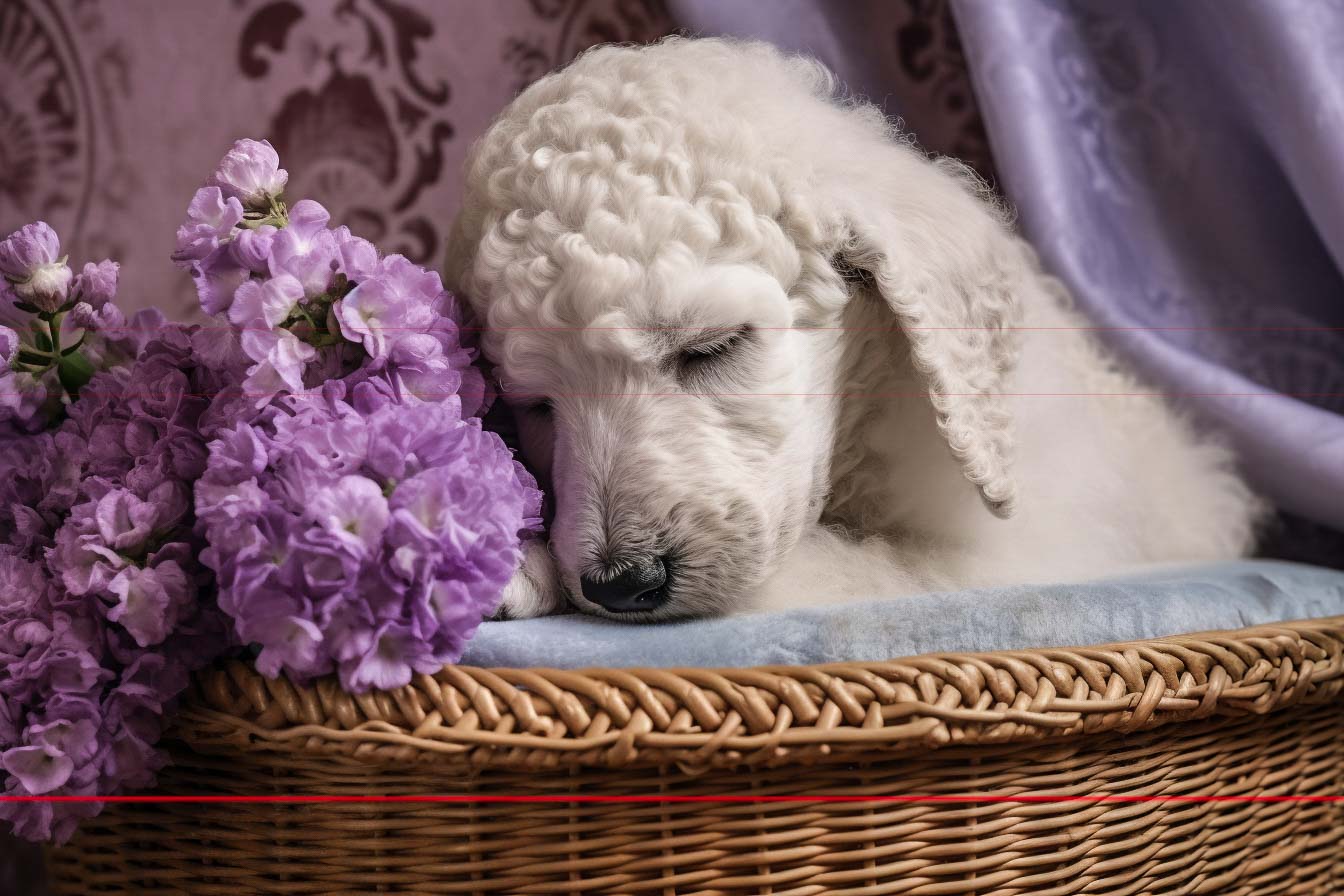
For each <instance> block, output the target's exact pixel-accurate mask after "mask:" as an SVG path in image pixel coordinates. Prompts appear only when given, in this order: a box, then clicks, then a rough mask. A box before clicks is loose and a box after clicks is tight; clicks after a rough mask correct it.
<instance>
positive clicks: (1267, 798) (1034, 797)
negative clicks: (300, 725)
mask: <svg viewBox="0 0 1344 896" xmlns="http://www.w3.org/2000/svg"><path fill="white" fill-rule="evenodd" d="M7 802H15V803H94V802H101V803H798V802H809V803H872V802H879V803H1164V802H1165V803H1340V802H1344V795H1337V794H1317V795H1313V794H1286V795H1274V794H1260V795H1251V794H1248V795H1200V794H1171V795H1138V794H1093V795H1079V794H1069V795H1059V796H1054V795H1050V794H1019V795H1015V796H1004V795H999V794H888V795H884V796H855V795H851V794H840V795H826V794H818V795H810V794H803V795H796V796H781V795H778V794H771V795H768V796H764V795H763V796H744V795H739V794H713V795H696V796H677V795H673V794H659V795H650V796H595V795H588V796H585V795H582V794H578V795H562V794H538V795H527V796H522V795H498V796H497V795H485V794H424V795H415V796H333V795H327V794H321V795H292V796H146V795H134V796H0V803H7Z"/></svg>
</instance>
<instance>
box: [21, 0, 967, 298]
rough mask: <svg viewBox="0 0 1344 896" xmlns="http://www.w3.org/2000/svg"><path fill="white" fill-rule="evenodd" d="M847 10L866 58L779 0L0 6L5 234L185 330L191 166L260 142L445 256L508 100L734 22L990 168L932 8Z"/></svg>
mask: <svg viewBox="0 0 1344 896" xmlns="http://www.w3.org/2000/svg"><path fill="white" fill-rule="evenodd" d="M845 9H846V15H850V16H854V17H860V18H862V19H863V20H864V21H865V22H866V23H868V25H869V27H866V28H865V29H864V33H865V34H867V35H869V39H870V41H871V42H872V44H873V45H872V46H871V47H866V48H864V52H863V53H852V52H851V53H846V52H842V47H841V46H840V44H839V37H838V32H836V31H835V29H834V28H833V27H831V25H830V24H829V23H828V22H826V21H823V20H821V19H818V21H816V22H801V21H799V19H798V17H799V16H803V15H805V14H806V9H805V8H804V7H803V6H802V5H797V7H796V8H795V5H794V4H791V3H788V2H781V3H779V4H778V6H777V10H778V13H779V15H778V16H773V17H767V18H762V17H761V16H759V8H758V7H757V6H756V4H754V3H751V2H737V3H733V2H726V3H708V4H706V3H703V2H695V0H682V2H678V0H671V2H668V3H664V2H662V0H456V2H436V0H215V2H206V0H179V2H172V3H168V2H159V0H116V2H95V0H0V85H3V87H0V232H4V233H7V232H9V231H11V230H13V229H15V228H16V227H18V226H20V225H21V224H23V223H26V222H28V221H30V220H33V219H37V218H41V219H45V220H47V221H48V222H50V223H51V224H52V225H53V226H55V227H56V228H57V229H58V230H59V231H60V232H61V234H62V235H63V236H64V237H65V238H66V242H67V248H69V250H70V253H71V255H72V256H73V257H77V258H86V257H87V258H94V257H97V258H102V257H111V258H114V259H118V260H120V261H121V262H122V263H123V267H122V282H123V284H124V286H123V292H122V295H124V296H126V297H127V304H128V305H130V306H132V307H139V306H144V305H149V304H158V305H160V306H162V307H165V308H168V309H171V310H172V311H173V313H174V314H175V315H176V316H178V317H182V318H186V317H189V316H191V315H192V314H193V312H194V307H193V306H194V300H193V299H192V298H191V293H190V290H189V288H188V287H189V284H188V282H187V279H186V277H185V275H184V274H182V273H180V272H178V271H175V270H174V269H173V268H172V267H171V266H170V265H169V264H168V261H167V258H168V253H169V251H170V250H171V248H172V239H173V230H174V228H175V227H176V225H177V223H178V222H179V220H180V218H181V215H182V209H183V208H184V207H185V204H186V202H187V200H188V198H189V197H190V196H191V193H192V191H193V189H194V187H195V186H196V185H197V183H198V182H199V181H200V179H201V177H202V176H203V172H208V171H209V170H211V167H212V166H213V165H214V163H215V162H216V161H217V160H218V159H219V157H220V156H221V155H222V154H223V152H224V150H225V149H227V148H228V146H229V144H230V143H231V142H232V141H233V140H234V139H236V138H238V137H241V136H256V137H265V138H267V139H269V140H271V141H272V142H273V143H274V144H275V145H276V147H277V148H278V150H279V151H280V155H281V158H282V159H283V160H284V162H285V164H286V166H287V167H288V169H289V170H290V172H291V177H292V180H291V188H290V195H291V196H293V197H295V198H299V197H301V196H309V197H312V198H315V199H318V200H320V201H321V202H322V203H323V204H325V205H326V206H327V207H328V208H330V209H331V210H332V212H333V215H334V217H335V218H336V220H338V221H341V222H342V223H346V224H349V225H350V226H351V227H352V228H354V229H356V230H358V231H359V232H360V233H362V234H364V235H366V236H367V237H369V238H370V239H372V240H374V241H375V242H377V243H378V244H379V245H380V246H382V247H383V248H384V249H386V250H388V251H399V252H402V253H404V254H406V255H408V256H410V257H411V258H414V259H416V260H418V261H425V260H428V259H431V258H437V257H439V255H440V253H441V248H442V242H443V240H444V238H445V235H446V233H447V230H448V227H449V225H450V223H451V220H452V216H453V214H454V212H455V209H456V202H457V194H458V175H459V170H460V168H461V165H462V161H463V159H464V157H465V155H466V152H467V149H468V147H469V146H470V144H471V141H472V140H473V139H474V138H475V137H476V135H477V134H479V133H480V132H481V131H482V130H483V129H484V127H485V126H486V125H487V124H488V123H489V121H490V119H491V118H492V117H493V115H494V114H495V113H496V112H497V111H499V109H500V108H501V107H502V106H503V105H504V104H505V103H507V102H508V100H509V99H510V98H511V97H512V96H513V95H514V94H515V93H516V92H517V91H518V90H519V89H520V88H522V87H523V86H525V85H526V84H527V83H529V82H530V81H532V80H534V79H535V78H537V77H540V76H541V75H543V74H545V73H546V72H547V71H549V70H551V69H553V68H555V67H557V66H559V65H561V64H563V63H564V62H566V61H568V60H569V59H571V58H573V56H574V55H576V54H577V53H578V52H580V51H581V50H583V49H584V48H586V47H588V46H591V45H593V44H595V43H601V42H607V41H635V42H642V41H648V40H653V39H656V38H658V37H660V36H662V35H665V34H669V33H672V32H674V31H677V30H686V31H689V32H693V33H712V32H724V31H728V32H733V31H736V32H737V33H746V32H744V30H743V28H735V27H734V24H735V20H734V16H737V17H739V18H741V19H742V20H743V23H744V27H745V23H747V22H748V20H757V24H758V25H760V24H761V23H765V27H757V28H755V31H754V33H756V35H757V36H760V37H764V38H767V39H770V38H772V37H773V38H775V39H776V40H777V42H780V43H783V44H785V45H786V46H792V47H794V48H796V49H801V50H809V51H811V52H814V53H816V54H817V55H819V56H821V57H822V58H823V59H825V60H826V61H828V62H829V63H830V64H831V65H832V66H833V67H835V68H836V69H837V70H838V71H840V72H841V74H842V75H844V76H845V78H846V80H847V81H848V82H849V83H850V84H851V85H852V86H853V87H854V89H855V90H856V91H857V92H861V93H864V94H866V95H868V96H870V97H872V98H873V99H875V100H877V101H879V102H882V103H883V104H884V105H885V106H886V108H887V109H888V110H889V111H890V112H892V113H893V114H901V115H903V116H904V118H905V120H906V122H907V124H908V125H911V126H914V127H915V128H916V130H918V131H919V133H920V135H921V137H922V138H923V139H924V142H925V143H926V145H928V146H929V147H930V148H932V149H936V150H939V151H943V152H948V153H951V154H954V155H959V156H962V157H963V158H966V159H967V160H968V161H971V162H972V163H973V164H975V165H976V166H977V167H979V168H980V169H981V170H982V171H983V172H985V173H987V174H988V173H990V169H991V163H990V161H989V151H988V144H987V142H986V140H985V136H984V129H983V126H982V125H981V124H980V120H979V116H978V115H977V114H976V111H975V106H974V100H973V98H972V94H971V91H970V87H969V80H968V78H967V74H966V66H965V61H964V60H963V59H962V57H961V52H960V46H959V44H958V41H957V37H956V31H955V29H954V28H953V27H952V24H951V17H950V13H949V11H948V9H947V7H946V4H945V3H944V2H943V0H905V2H896V3H880V2H858V3H853V4H846V5H845ZM771 22H773V23H775V25H776V26H777V30H778V34H772V33H770V30H771V29H770V26H769V23H771ZM874 22H877V23H879V27H871V26H872V23H874ZM800 26H802V27H800ZM786 34H787V35H788V38H787V40H786V39H785V35H786Z"/></svg>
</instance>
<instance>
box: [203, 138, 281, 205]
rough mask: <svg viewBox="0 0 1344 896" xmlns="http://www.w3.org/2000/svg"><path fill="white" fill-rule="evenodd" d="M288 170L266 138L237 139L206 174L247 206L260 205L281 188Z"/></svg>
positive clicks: (230, 196)
mask: <svg viewBox="0 0 1344 896" xmlns="http://www.w3.org/2000/svg"><path fill="white" fill-rule="evenodd" d="M288 180H289V174H288V173H287V172H286V171H285V169H283V168H281V167H280V157H279V156H278V155H277V154H276V152H275V149H274V148H273V147H272V146H271V144H270V143H269V142H268V141H266V140H261V141H257V140H239V141H237V142H236V143H234V144H233V148H232V149H230V150H229V151H228V153H226V154H225V156H224V158H223V159H222V160H221V161H220V163H219V168H217V169H216V170H215V173H214V175H213V176H212V177H211V178H210V181H209V183H210V185H211V186H215V187H218V188H219V189H220V190H221V191H223V193H224V195H225V196H228V197H229V198H230V199H236V200H238V201H239V202H241V203H242V204H243V205H246V206H248V207H257V206H264V205H265V203H267V202H269V201H270V200H271V199H274V198H275V197H277V196H279V195H280V194H281V192H283V191H284V189H285V184H286V183H287V182H288Z"/></svg>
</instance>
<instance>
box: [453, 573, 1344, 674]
mask: <svg viewBox="0 0 1344 896" xmlns="http://www.w3.org/2000/svg"><path fill="white" fill-rule="evenodd" d="M1334 615H1344V572H1340V571H1335V570H1329V569H1323V568H1320V567H1314V566H1303V565H1300V564H1296V563H1282V562H1276V561H1268V560H1247V561H1239V562H1235V563H1222V564H1217V565H1213V566H1200V567H1183V568H1176V569H1167V570H1162V571H1156V572H1148V573H1144V574H1142V575H1134V576H1128V577H1125V578H1122V579H1108V580H1105V581H1097V582H1088V583H1083V584H1069V585H1045V586H1031V585H1022V586H1013V587H1009V588H989V589H982V590H975V591H960V592H952V593H940V594H922V595H918V596H915V597H903V598H891V599H888V600H872V601H866V602H863V603H853V604H845V605H841V606H833V607H819V608H816V609H805V610H788V611H782V612H778V613H750V614H742V615H738V616H730V617H723V618H718V619H703V620H695V621H691V622H678V623H664V624H661V625H626V624H623V623H619V622H610V621H607V620H604V619H596V618H593V617H590V616H580V615H566V616H551V617H548V618H545V619H524V620H515V621H510V622H487V623H485V624H484V625H482V626H481V629H480V632H479V633H478V634H477V636H476V638H475V640H473V641H472V642H471V643H470V644H469V645H468V647H467V652H466V655H465V656H464V657H463V658H462V663H463V664H466V665H474V666H513V667H527V666H549V667H552V668H562V669H577V668H584V667H596V666H608V667H622V666H624V667H629V666H663V667H671V666H710V667H712V666H761V665H807V664H812V663H829V662H843V661H864V660H869V661H880V660H888V659H893V658H896V657H902V656H911V655H914V654H919V653H938V652H944V651H985V650H1013V649H1021V648H1028V647H1068V646H1082V645H1088V644H1100V643H1105V642H1108V641H1133V640H1139V639H1143V638H1155V637H1162V636H1165V635H1179V634H1186V633H1189V632H1199V631H1210V630H1213V629H1231V628H1242V627H1245V626H1248V625H1259V624H1262V623H1268V622H1283V621H1288V620H1294V619H1309V618H1314V617H1319V616H1334Z"/></svg>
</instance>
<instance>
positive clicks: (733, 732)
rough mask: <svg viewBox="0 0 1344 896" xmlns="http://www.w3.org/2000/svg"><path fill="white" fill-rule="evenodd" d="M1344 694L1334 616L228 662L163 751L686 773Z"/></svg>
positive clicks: (1340, 630) (1108, 727)
mask: <svg viewBox="0 0 1344 896" xmlns="http://www.w3.org/2000/svg"><path fill="white" fill-rule="evenodd" d="M1341 694H1344V616H1333V617H1326V618H1321V619H1314V620H1304V621H1297V622H1284V623H1277V624H1273V625H1263V626H1256V627H1252V628H1245V629H1238V630H1235V631H1221V632H1204V633H1198V634H1190V635H1181V636H1176V637H1169V638H1160V639H1153V640H1147V641H1136V642H1127V643H1119V644H1110V645H1103V646H1094V647H1080V648H1048V649H1038V650H1021V651H1002V652H994V653H948V654H930V655H925V656H918V657H912V658H907V659H898V660H892V661H890V662H883V663H840V664H828V665H817V666H767V667H757V668H740V669H585V670H577V671H568V670H558V669H484V668H475V667H469V666H450V667H446V668H444V669H443V670H442V671H440V672H439V673H437V674H435V675H432V676H431V675H420V676H418V677H417V678H416V679H415V680H413V681H412V682H411V683H410V684H409V685H407V686H405V687H403V688H399V689H397V690H393V691H383V692H374V693H370V694H365V695H359V696H355V695H350V694H347V693H345V692H343V691H342V690H341V689H340V687H339V685H338V684H337V682H336V681H335V680H334V679H331V678H326V679H321V680H318V681H316V682H314V683H313V684H311V685H309V686H304V687H300V686H297V685H295V684H293V683H292V682H290V681H288V680H286V679H283V678H281V679H275V680H269V679H265V678H263V677H261V676H260V675H258V674H257V673H256V672H255V671H254V670H253V669H252V668H251V667H250V666H249V665H247V664H246V663H243V662H239V661H231V662H228V663H226V664H224V665H222V666H220V667H216V668H212V669H210V670H207V671H206V672H205V673H203V674H201V675H199V676H198V677H197V680H196V683H195V684H194V686H193V691H192V692H191V694H190V695H189V697H188V699H187V700H186V701H185V705H184V706H183V708H182V711H181V712H180V714H179V716H178V721H177V723H176V734H177V736H179V737H181V738H182V739H183V740H185V741H186V742H187V743H188V744H190V745H191V746H192V747H193V748H195V749H198V750H201V751H203V752H220V751H226V752H231V751H235V750H240V749H241V750H263V751H273V752H274V751H279V752H285V753H293V754H313V753H318V754H325V755H339V756H347V757H350V758H352V759H357V760H358V761H359V762H361V763H372V764H375V765H401V764H406V763H414V762H435V763H439V764H444V763H447V764H448V765H450V766H454V767H456V766H467V767H471V768H550V767H557V766H565V767H599V768H601V767H605V768H611V767H624V766H634V765H661V764H667V763H675V764H677V765H680V766H681V767H682V768H683V769H686V770H695V769H703V768H706V767H731V766H739V765H779V764H784V763H794V762H810V761H821V760H823V759H827V758H837V757H839V758H843V757H845V756H851V755H857V754H859V753H864V754H871V753H873V752H874V751H883V752H887V751H892V752H900V751H905V752H910V751H926V750H930V749H938V748H942V747H946V746H951V745H959V744H966V745H971V744H987V743H1007V742H1020V741H1032V740H1050V739H1054V738H1064V737H1069V736H1073V735H1077V734H1092V733H1100V732H1106V731H1134V730H1138V729H1144V728H1152V727H1157V726H1160V725H1165V724H1170V723H1172V722H1178V721H1183V720H1187V719H1198V718H1205V717H1210V716H1215V715H1222V716H1230V715H1244V714H1247V713H1255V714H1262V713H1267V712H1271V711H1274V710H1277V709H1280V708H1283V707H1287V706H1291V705H1295V704H1299V703H1325V702H1329V701H1331V700H1334V699H1338V698H1340V697H1341Z"/></svg>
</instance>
